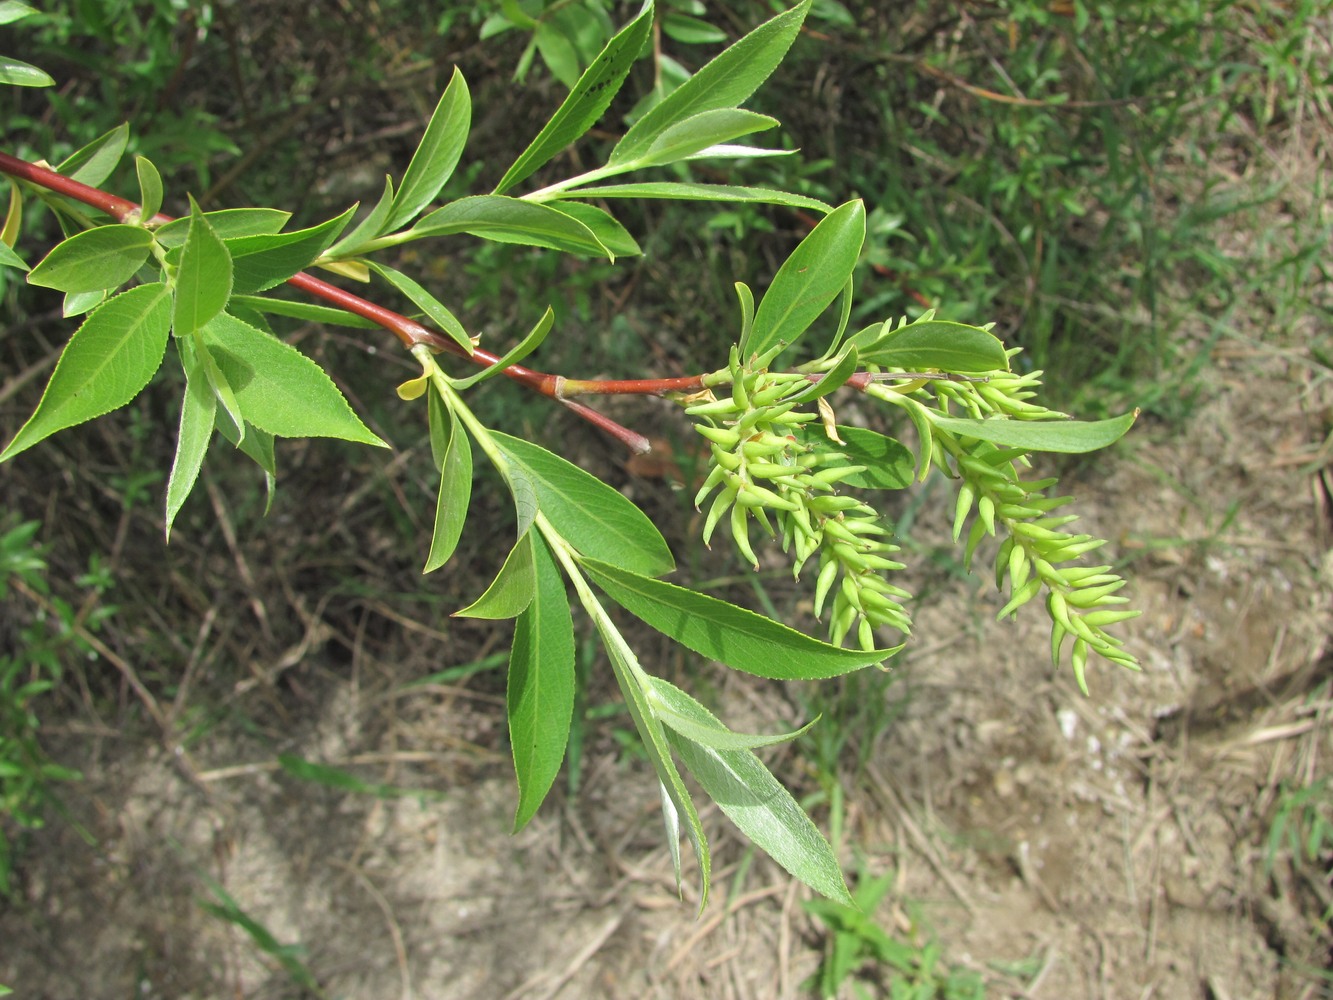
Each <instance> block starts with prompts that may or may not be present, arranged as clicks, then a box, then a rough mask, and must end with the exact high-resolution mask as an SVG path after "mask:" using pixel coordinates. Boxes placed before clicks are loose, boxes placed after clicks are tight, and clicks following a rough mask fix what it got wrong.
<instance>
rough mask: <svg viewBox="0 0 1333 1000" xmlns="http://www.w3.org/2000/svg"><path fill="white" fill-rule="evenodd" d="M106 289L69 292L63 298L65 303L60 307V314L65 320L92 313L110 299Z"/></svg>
mask: <svg viewBox="0 0 1333 1000" xmlns="http://www.w3.org/2000/svg"><path fill="white" fill-rule="evenodd" d="M110 294H111V293H110V291H109V290H108V289H105V288H103V289H101V290H99V291H96V292H70V293H68V294H67V295H66V296H65V301H64V302H63V303H62V304H61V306H60V314H61V315H62V316H64V317H65V318H66V319H69V318H70V317H71V316H82V315H83V314H84V313H86V312H92V311H93V310H94V309H96V308H97V307H98V306H100V305H101V304H102V303H103V302H105V301H106V300H107V299H108V298H109V297H110Z"/></svg>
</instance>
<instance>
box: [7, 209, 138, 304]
mask: <svg viewBox="0 0 1333 1000" xmlns="http://www.w3.org/2000/svg"><path fill="white" fill-rule="evenodd" d="M152 246H153V234H152V233H150V232H149V231H148V230H147V229H141V228H140V227H139V226H122V225H110V226H99V227H98V228H97V229H89V230H87V231H85V232H82V233H75V234H74V235H73V236H71V237H70V238H69V239H67V240H65V241H64V242H62V243H57V244H56V246H55V247H54V248H53V249H52V250H51V252H50V253H49V254H47V255H46V257H45V258H44V259H42V260H41V261H39V262H38V264H37V266H36V267H34V268H33V269H32V270H31V271H29V272H28V283H29V284H32V285H42V286H43V287H45V288H57V289H59V290H60V291H62V292H100V291H102V289H104V288H118V287H120V286H121V285H123V284H124V283H125V282H127V281H129V280H130V279H131V278H132V277H134V273H135V272H136V271H138V270H139V268H140V267H142V266H143V262H144V261H146V260H147V259H148V253H149V251H150V249H151V248H152Z"/></svg>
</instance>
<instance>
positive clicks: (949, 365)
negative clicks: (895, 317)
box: [854, 320, 1009, 375]
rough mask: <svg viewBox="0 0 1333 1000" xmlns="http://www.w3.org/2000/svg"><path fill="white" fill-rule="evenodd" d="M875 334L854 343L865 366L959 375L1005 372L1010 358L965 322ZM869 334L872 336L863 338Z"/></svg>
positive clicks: (918, 325)
mask: <svg viewBox="0 0 1333 1000" xmlns="http://www.w3.org/2000/svg"><path fill="white" fill-rule="evenodd" d="M887 326H888V324H887V323H886V324H884V328H883V329H881V330H880V332H879V333H878V334H874V333H873V331H874V329H875V328H868V330H863V331H861V333H859V334H857V339H855V340H854V343H856V346H857V347H858V348H859V349H860V351H861V360H862V361H863V362H864V363H866V364H872V365H882V366H884V367H885V368H902V369H904V370H905V371H922V370H924V369H929V368H938V369H941V370H943V371H949V372H959V373H961V374H966V375H971V374H981V373H984V372H994V371H1008V370H1009V357H1008V355H1007V354H1006V353H1005V350H1004V343H1003V341H1001V340H1000V338H999V337H997V336H995V334H993V333H990V332H988V331H986V330H983V329H981V328H980V327H976V326H968V325H966V324H965V323H949V322H946V321H944V320H926V321H925V322H920V323H913V324H911V325H910V326H904V327H899V328H898V329H897V330H892V331H890V330H888V329H887ZM868 333H870V334H871V336H866V335H867V334H868Z"/></svg>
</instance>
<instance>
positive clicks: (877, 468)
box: [811, 424, 916, 490]
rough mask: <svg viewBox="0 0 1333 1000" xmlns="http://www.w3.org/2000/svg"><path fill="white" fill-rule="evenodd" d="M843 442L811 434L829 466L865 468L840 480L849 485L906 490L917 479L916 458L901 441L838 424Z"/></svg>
mask: <svg viewBox="0 0 1333 1000" xmlns="http://www.w3.org/2000/svg"><path fill="white" fill-rule="evenodd" d="M838 437H840V438H842V441H843V443H842V444H838V443H837V442H834V441H830V440H829V439H828V436H827V435H817V436H816V435H813V434H812V435H811V443H812V444H813V445H814V446H815V447H816V448H817V449H818V450H819V451H820V452H821V453H823V454H825V455H827V456H828V461H826V465H825V467H828V465H830V464H832V463H833V462H834V461H836V463H837V464H839V465H844V466H846V465H863V466H865V471H864V472H858V473H855V474H854V475H851V476H848V477H847V478H845V479H842V480H840V482H842V483H843V484H845V485H847V486H852V487H855V488H857V489H864V490H905V489H907V487H909V486H911V485H912V480H913V479H915V478H916V456H915V455H913V454H912V453H911V451H909V450H908V449H907V448H906V447H904V445H903V443H902V442H901V441H897V440H895V439H894V438H891V437H886V436H885V435H883V434H878V433H876V432H875V431H869V430H866V429H865V428H864V427H847V426H844V425H842V424H839V425H838Z"/></svg>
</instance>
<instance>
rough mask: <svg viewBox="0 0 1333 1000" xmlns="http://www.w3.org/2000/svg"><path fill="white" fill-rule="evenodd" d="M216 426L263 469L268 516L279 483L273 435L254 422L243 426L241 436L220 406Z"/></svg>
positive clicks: (219, 431) (266, 512)
mask: <svg viewBox="0 0 1333 1000" xmlns="http://www.w3.org/2000/svg"><path fill="white" fill-rule="evenodd" d="M214 427H216V428H217V432H218V433H219V434H221V435H222V436H223V437H224V438H226V439H227V440H228V441H230V442H231V443H232V444H234V445H235V446H236V447H237V448H239V449H240V450H241V451H242V452H244V453H245V454H246V455H247V456H248V457H249V458H250V459H251V460H253V461H254V463H255V464H256V465H258V466H259V468H260V469H261V470H263V473H264V486H265V492H266V493H267V498H266V501H265V503H264V514H265V516H267V515H268V511H269V507H271V506H272V505H273V493H274V491H275V490H276V489H277V484H278V464H277V456H276V454H275V453H274V449H273V435H272V434H270V433H269V432H268V431H265V430H261V429H260V428H258V427H255V426H254V425H252V424H246V425H244V427H243V430H244V436H243V437H242V436H240V433H239V432H238V431H237V429H236V427H235V425H233V424H232V422H231V419H230V418H229V417H228V416H227V415H226V413H224V412H223V410H222V409H221V408H220V407H219V408H218V411H217V419H216V421H215V423H214Z"/></svg>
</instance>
